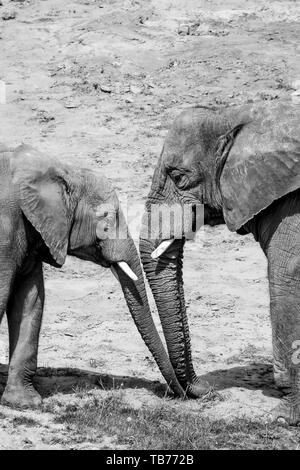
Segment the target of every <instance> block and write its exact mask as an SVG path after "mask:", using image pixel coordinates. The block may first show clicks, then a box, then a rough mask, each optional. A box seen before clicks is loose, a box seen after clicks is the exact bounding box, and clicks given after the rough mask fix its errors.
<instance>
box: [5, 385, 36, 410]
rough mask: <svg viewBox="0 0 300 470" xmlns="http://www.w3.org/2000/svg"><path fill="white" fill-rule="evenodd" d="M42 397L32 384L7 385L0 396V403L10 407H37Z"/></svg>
mask: <svg viewBox="0 0 300 470" xmlns="http://www.w3.org/2000/svg"><path fill="white" fill-rule="evenodd" d="M41 403H42V398H41V396H40V395H39V393H38V392H37V391H36V390H35V389H34V387H33V385H31V384H30V385H27V386H24V385H7V386H6V388H5V390H4V393H3V395H2V398H1V405H6V406H10V407H11V408H20V409H25V408H39V406H40V405H41Z"/></svg>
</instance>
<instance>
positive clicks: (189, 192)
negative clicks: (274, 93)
mask: <svg viewBox="0 0 300 470" xmlns="http://www.w3.org/2000/svg"><path fill="white" fill-rule="evenodd" d="M299 126H300V107H297V106H295V107H294V106H292V105H289V104H284V103H281V104H278V105H270V106H266V105H265V104H261V105H256V106H253V107H252V108H251V107H244V108H228V109H226V110H220V111H217V110H211V109H208V108H205V107H194V108H190V109H188V110H185V111H184V112H183V113H182V114H181V115H180V116H179V117H178V118H177V119H176V120H175V122H174V124H173V125H172V127H171V129H170V131H169V133H168V135H167V137H166V140H165V143H164V147H163V151H162V154H161V157H160V159H159V161H158V164H157V166H156V169H155V172H154V176H153V180H152V186H151V190H150V193H149V196H148V199H147V202H146V211H145V214H144V218H143V228H142V233H141V239H140V254H141V258H142V263H143V266H144V269H145V272H146V275H147V278H148V280H149V283H150V286H151V289H152V292H153V295H154V298H155V301H156V304H157V307H158V311H159V315H160V319H161V322H162V326H163V330H164V334H165V337H166V340H167V346H168V351H169V355H170V359H171V362H172V364H173V367H174V370H175V373H176V376H177V378H178V380H179V382H180V384H181V386H182V387H183V388H185V389H187V392H188V394H190V395H192V396H196V397H197V396H200V395H201V394H202V393H203V392H204V391H205V389H206V385H205V384H202V383H201V380H200V379H198V378H197V376H196V374H195V372H194V369H193V364H192V358H191V345H190V335H189V329H188V321H187V315H186V309H185V302H184V291H183V282H182V259H183V246H184V242H185V238H186V235H187V234H188V233H189V232H190V231H191V230H193V228H194V227H193V226H192V224H194V226H195V220H194V218H193V217H190V218H189V217H187V218H186V217H185V216H184V217H183V218H182V221H183V223H182V226H181V229H180V230H178V225H177V226H176V224H174V223H173V224H170V227H171V230H170V234H169V236H168V237H167V236H166V235H165V234H163V232H167V231H168V229H167V230H165V227H164V223H161V225H160V226H158V225H157V223H158V222H157V221H156V222H155V220H154V219H155V217H153V214H154V213H157V208H158V206H162V207H164V210H165V207H166V206H167V207H171V211H172V210H173V211H175V209H174V207H176V205H177V206H178V205H179V206H180V207H185V206H188V207H192V212H193V206H196V205H197V204H204V207H205V210H204V223H206V224H211V225H214V224H218V223H224V221H225V222H226V224H227V226H228V228H229V229H230V230H231V231H237V232H238V233H240V234H245V233H250V232H251V233H253V235H254V237H255V239H256V240H257V241H258V242H259V243H260V245H261V247H262V249H263V251H264V253H265V255H266V257H267V260H268V277H269V286H270V299H271V302H270V310H271V322H272V332H273V349H274V375H275V381H276V383H277V385H278V386H280V387H289V394H288V395H287V396H286V398H285V399H284V400H282V402H281V403H280V405H279V407H278V408H277V409H276V410H275V412H274V417H283V418H284V419H286V420H287V421H288V422H289V423H291V424H295V423H297V422H298V421H300V369H299V364H300V354H299V349H300V189H299V188H300V133H299ZM155 209H156V210H155ZM196 212H197V211H194V213H196ZM156 220H160V219H159V218H157V217H156ZM166 220H167V217H166V216H165V215H164V217H163V221H164V222H166ZM175 229H176V234H175V232H174V231H175ZM178 231H179V232H180V236H178ZM167 238H168V239H167ZM204 289H205V287H204Z"/></svg>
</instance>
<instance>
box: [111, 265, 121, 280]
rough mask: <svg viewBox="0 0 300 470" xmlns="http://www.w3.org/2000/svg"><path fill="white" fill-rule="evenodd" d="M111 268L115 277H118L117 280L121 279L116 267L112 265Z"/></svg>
mask: <svg viewBox="0 0 300 470" xmlns="http://www.w3.org/2000/svg"><path fill="white" fill-rule="evenodd" d="M110 270H111V272H112V273H113V275H114V276H115V278H116V279H117V281H120V279H119V276H118V273H117V271H116V268H114V267H113V266H111V267H110Z"/></svg>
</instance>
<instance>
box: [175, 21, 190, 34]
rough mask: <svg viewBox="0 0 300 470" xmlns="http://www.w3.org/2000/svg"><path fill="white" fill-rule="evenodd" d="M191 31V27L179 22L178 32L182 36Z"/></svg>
mask: <svg viewBox="0 0 300 470" xmlns="http://www.w3.org/2000/svg"><path fill="white" fill-rule="evenodd" d="M190 33H191V28H190V26H189V25H188V24H181V25H179V27H178V34H181V35H182V36H189V34H190Z"/></svg>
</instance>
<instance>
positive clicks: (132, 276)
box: [117, 261, 138, 281]
mask: <svg viewBox="0 0 300 470" xmlns="http://www.w3.org/2000/svg"><path fill="white" fill-rule="evenodd" d="M117 265H118V266H119V268H120V269H122V271H124V273H125V274H127V276H128V277H130V279H132V280H133V281H137V280H138V277H137V276H136V275H135V274H134V272H133V271H132V269H131V268H130V267H129V266H128V264H127V263H125V261H119V262H118V263H117Z"/></svg>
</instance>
